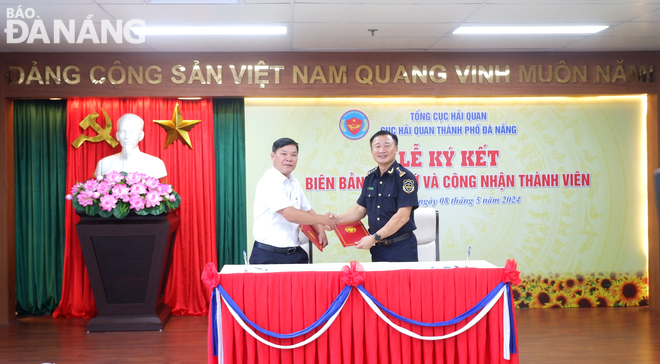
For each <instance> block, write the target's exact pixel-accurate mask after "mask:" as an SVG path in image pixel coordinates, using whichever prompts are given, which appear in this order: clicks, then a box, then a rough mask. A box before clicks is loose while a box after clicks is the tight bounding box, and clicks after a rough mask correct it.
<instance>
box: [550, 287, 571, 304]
mask: <svg viewBox="0 0 660 364" xmlns="http://www.w3.org/2000/svg"><path fill="white" fill-rule="evenodd" d="M550 297H552V299H553V300H554V301H555V302H556V303H558V304H560V305H561V306H564V305H566V304H567V303H568V301H569V300H570V299H571V292H569V291H566V290H563V291H557V292H553V293H550Z"/></svg>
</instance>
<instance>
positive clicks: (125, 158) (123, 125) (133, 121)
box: [94, 114, 167, 179]
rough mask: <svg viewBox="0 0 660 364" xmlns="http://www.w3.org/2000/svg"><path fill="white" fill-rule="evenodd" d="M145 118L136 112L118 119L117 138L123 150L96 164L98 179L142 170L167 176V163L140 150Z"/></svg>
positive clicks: (154, 175) (157, 176)
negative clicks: (113, 172)
mask: <svg viewBox="0 0 660 364" xmlns="http://www.w3.org/2000/svg"><path fill="white" fill-rule="evenodd" d="M143 129H144V120H142V118H141V117H139V116H137V115H135V114H124V115H123V116H122V117H120V118H119V120H117V140H119V144H121V147H122V148H121V152H119V153H117V154H113V155H110V156H107V157H105V158H103V159H101V160H100V161H99V162H98V163H97V164H96V171H95V172H94V175H95V176H96V178H97V179H103V176H104V175H106V174H108V173H110V172H112V171H117V172H127V173H128V172H140V173H145V174H146V175H147V176H151V177H155V178H163V177H165V176H167V170H166V169H165V163H163V161H162V160H161V159H159V158H158V157H154V156H152V155H149V154H147V153H144V152H142V151H140V147H139V146H138V143H139V142H140V141H141V140H142V139H144V130H143Z"/></svg>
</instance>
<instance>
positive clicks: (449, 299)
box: [209, 268, 518, 364]
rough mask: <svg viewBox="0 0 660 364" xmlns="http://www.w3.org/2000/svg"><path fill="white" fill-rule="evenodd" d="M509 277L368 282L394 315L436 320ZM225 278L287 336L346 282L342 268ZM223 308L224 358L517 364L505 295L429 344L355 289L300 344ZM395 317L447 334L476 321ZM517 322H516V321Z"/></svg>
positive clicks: (375, 276)
mask: <svg viewBox="0 0 660 364" xmlns="http://www.w3.org/2000/svg"><path fill="white" fill-rule="evenodd" d="M503 274H504V269H503V268H455V269H421V270H411V269H402V270H391V271H371V272H366V278H365V281H364V284H363V286H364V287H365V288H366V290H367V291H368V292H369V293H371V295H372V296H373V297H374V298H375V299H376V300H378V301H380V302H381V303H382V304H383V305H384V306H385V307H387V308H388V309H390V310H392V311H394V312H395V313H398V314H399V315H401V316H403V317H406V318H410V319H413V320H418V321H423V322H429V323H430V322H439V321H447V320H450V319H453V318H454V317H456V316H458V315H459V314H462V313H464V312H465V311H467V310H468V309H469V308H471V307H473V306H474V305H475V304H476V303H477V302H478V301H480V300H481V299H483V298H484V297H485V296H486V295H487V294H488V293H489V292H490V291H491V290H492V289H493V288H495V287H496V286H497V284H498V283H500V282H501V281H502V278H503ZM219 281H220V285H222V287H223V288H224V289H225V290H226V291H227V293H228V294H229V296H230V297H232V298H233V299H234V301H235V302H236V304H237V305H238V307H239V308H240V309H241V310H242V311H243V312H244V313H245V315H246V317H247V318H249V319H250V320H252V321H253V322H255V323H256V324H257V325H259V326H261V327H263V328H264V329H267V330H270V331H273V332H276V333H280V334H288V333H292V332H295V331H298V330H302V329H304V328H305V327H307V326H309V325H311V324H312V323H313V322H314V321H315V320H316V319H318V318H319V317H320V316H321V315H322V314H323V313H324V312H325V311H326V310H327V309H328V307H329V306H330V304H331V302H332V301H333V300H334V299H335V298H336V297H337V295H338V294H339V292H340V291H341V290H342V288H344V287H345V284H344V283H343V282H342V281H341V279H340V272H314V271H309V272H280V273H276V272H272V273H271V272H266V273H237V274H221V275H220V277H219ZM221 306H222V341H223V342H222V349H223V357H224V363H234V364H243V363H255V364H264V363H273V364H289V363H301V364H303V363H319V364H326V363H333V364H334V363H337V364H339V363H346V364H361V363H368V364H386V363H392V364H400V363H403V364H408V363H410V364H419V363H429V364H431V363H474V364H483V363H518V355H517V354H511V359H510V360H505V359H504V358H503V345H504V344H503V330H502V326H503V313H502V311H503V300H502V298H500V300H499V301H498V302H497V303H496V304H495V306H493V308H492V309H491V310H490V312H489V313H488V314H487V315H486V316H485V317H484V318H483V319H482V320H481V321H479V322H478V323H477V324H476V325H475V326H473V327H471V328H470V329H468V330H467V331H465V332H463V333H461V334H459V335H457V336H455V337H452V338H448V339H444V340H436V341H426V340H419V339H415V338H411V337H409V336H407V335H404V334H402V333H400V332H399V331H396V330H395V329H393V328H391V327H390V326H389V325H388V324H387V323H385V322H383V320H381V319H380V318H379V317H378V316H377V315H376V314H375V313H374V312H373V311H372V309H371V308H370V307H369V306H368V305H367V304H366V302H365V301H364V299H363V298H362V296H361V295H360V293H359V292H358V291H357V289H356V288H353V289H352V292H351V295H350V297H349V298H348V300H347V302H346V305H345V306H344V308H343V309H342V311H341V313H340V314H339V316H338V317H337V319H336V321H335V322H334V323H333V324H332V326H330V328H329V329H328V331H327V332H326V333H324V334H322V335H321V336H320V337H319V338H318V339H317V340H315V341H312V342H311V343H309V344H307V345H305V346H302V347H300V348H295V349H276V348H272V347H269V346H267V345H265V344H263V343H261V342H259V341H257V340H256V339H254V338H253V337H252V336H250V335H249V334H248V333H246V332H245V330H244V329H243V328H242V327H241V326H240V325H239V324H238V323H237V322H236V320H235V319H234V318H233V316H232V315H231V314H230V312H229V311H228V309H227V307H226V306H224V304H221ZM470 318H471V317H470ZM391 320H392V321H393V322H394V323H396V324H399V325H401V326H402V327H404V328H407V329H409V330H412V331H413V332H415V333H418V334H421V335H424V336H440V335H444V334H447V333H450V332H453V331H455V330H457V329H458V328H460V327H463V326H465V324H466V323H467V322H468V321H469V319H468V320H465V321H463V322H461V323H459V324H456V325H451V326H445V327H437V328H432V327H419V326H415V327H413V326H414V325H410V324H406V323H402V322H401V321H400V320H398V319H395V318H391ZM512 320H514V325H515V318H513V317H512ZM313 333H314V332H311V333H308V334H306V335H305V336H304V337H302V338H296V339H276V338H272V337H268V336H262V337H265V338H266V339H267V340H268V341H271V342H273V343H276V344H280V345H292V344H294V343H296V342H300V341H303V340H304V339H306V338H308V337H310V336H311V335H313ZM511 334H512V335H514V333H513V332H512V333H511ZM209 340H211V337H209Z"/></svg>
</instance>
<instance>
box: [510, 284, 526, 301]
mask: <svg viewBox="0 0 660 364" xmlns="http://www.w3.org/2000/svg"><path fill="white" fill-rule="evenodd" d="M524 294H525V289H524V288H523V287H520V285H518V286H515V287H511V295H513V301H514V302H518V301H521V300H523V298H524Z"/></svg>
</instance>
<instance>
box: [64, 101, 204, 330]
mask: <svg viewBox="0 0 660 364" xmlns="http://www.w3.org/2000/svg"><path fill="white" fill-rule="evenodd" d="M177 102H178V103H179V109H180V110H181V113H182V115H183V118H184V119H185V120H202V122H201V123H199V124H197V125H196V126H195V127H194V128H193V129H192V130H191V131H190V132H189V136H190V139H191V141H192V146H193V149H190V148H189V147H188V146H186V145H185V144H183V143H181V142H180V141H175V142H174V143H173V144H171V145H170V146H168V147H167V149H164V150H163V146H164V145H165V138H166V132H165V130H164V129H163V128H161V127H160V126H159V125H157V124H156V123H154V122H153V120H170V119H172V114H173V113H174V107H175V105H176V103H177ZM101 109H103V110H104V111H105V112H106V113H107V114H108V116H109V117H110V119H111V120H112V123H113V125H112V132H111V135H112V136H113V137H115V138H116V136H115V134H116V131H117V128H116V127H117V125H116V124H117V120H118V119H119V118H120V117H121V116H122V115H124V114H126V113H133V114H136V115H138V116H140V117H142V119H144V121H145V124H144V133H145V137H144V140H142V141H141V142H140V144H139V145H140V150H141V151H143V152H145V153H147V154H150V155H154V156H157V157H159V158H160V159H162V160H163V162H165V166H166V168H167V177H165V178H164V179H163V181H164V182H167V183H169V184H171V185H172V186H173V187H174V189H175V190H176V191H177V192H178V193H179V194H180V195H181V207H180V208H179V216H180V217H181V225H180V227H179V232H178V233H177V238H176V242H175V245H174V252H173V260H172V267H171V269H170V273H169V277H168V286H167V290H166V292H165V303H167V304H168V305H169V306H170V307H171V308H172V313H173V314H175V315H198V316H202V315H205V314H206V312H207V309H208V303H207V301H208V297H207V291H206V288H205V287H204V284H203V283H202V281H201V280H200V276H201V273H202V271H203V269H204V266H205V265H206V263H208V262H215V261H216V247H215V241H216V228H215V214H216V212H215V211H216V210H215V208H216V204H215V194H216V192H215V191H216V186H215V155H214V150H215V148H214V139H213V135H214V134H213V103H212V101H211V100H199V101H180V100H176V99H152V98H139V99H98V98H94V99H91V98H83V99H69V100H68V103H67V141H66V142H67V143H68V145H69V149H68V154H67V171H66V173H67V175H66V183H67V188H70V187H71V186H73V185H74V184H75V183H76V182H83V181H86V180H88V179H90V178H92V177H93V174H94V170H95V168H96V163H97V162H98V161H99V160H100V159H101V158H103V157H105V156H108V155H111V154H115V153H119V152H120V151H121V146H120V145H118V146H117V147H116V148H114V149H113V148H112V147H111V146H110V145H109V144H108V143H106V142H105V141H102V142H99V143H92V142H88V141H87V142H85V143H83V145H81V146H80V148H78V149H76V148H74V147H73V146H72V145H71V143H72V142H73V141H74V140H75V139H76V138H78V137H79V136H80V135H81V134H85V135H89V136H94V135H96V132H95V131H94V130H93V129H92V128H88V129H87V130H86V131H83V129H82V128H81V127H80V125H79V123H80V122H81V121H82V120H83V119H84V118H85V117H86V116H87V115H89V114H91V113H98V114H99V117H98V118H97V120H96V122H97V124H99V126H100V127H102V128H103V127H105V120H104V115H103V112H102V111H101ZM67 193H69V191H62V196H63V197H64V195H65V194H67ZM65 213H66V219H65V224H66V246H65V253H64V279H63V283H62V299H61V301H60V305H59V307H58V308H57V310H56V311H55V312H54V313H53V317H59V316H66V317H83V318H91V317H94V316H95V315H96V305H95V303H94V297H93V295H92V290H91V286H90V284H89V278H88V276H87V270H86V268H85V263H84V260H83V257H82V253H81V250H80V242H79V240H78V234H77V232H76V228H75V226H76V223H77V222H78V221H79V217H78V216H77V215H76V214H75V213H74V210H73V207H72V206H71V204H70V203H67V205H66V212H65ZM117 264H121V262H117Z"/></svg>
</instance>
